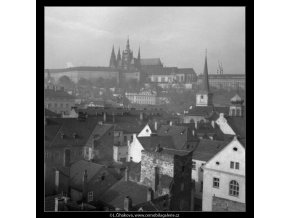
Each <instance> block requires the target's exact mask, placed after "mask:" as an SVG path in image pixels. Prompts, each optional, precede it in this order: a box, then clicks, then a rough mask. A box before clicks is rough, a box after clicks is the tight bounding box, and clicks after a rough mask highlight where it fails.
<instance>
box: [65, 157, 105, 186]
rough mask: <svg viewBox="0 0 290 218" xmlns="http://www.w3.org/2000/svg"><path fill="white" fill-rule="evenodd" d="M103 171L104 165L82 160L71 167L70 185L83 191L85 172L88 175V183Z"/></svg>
mask: <svg viewBox="0 0 290 218" xmlns="http://www.w3.org/2000/svg"><path fill="white" fill-rule="evenodd" d="M102 169H105V166H104V165H100V164H96V163H93V162H90V161H86V160H80V161H77V162H75V163H73V164H72V165H71V167H70V182H71V183H70V185H71V186H72V187H73V188H77V189H78V190H82V180H83V175H84V172H85V170H87V174H88V182H90V180H91V179H92V178H93V177H95V176H96V175H97V174H98V173H99V172H100V171H101V170H102Z"/></svg>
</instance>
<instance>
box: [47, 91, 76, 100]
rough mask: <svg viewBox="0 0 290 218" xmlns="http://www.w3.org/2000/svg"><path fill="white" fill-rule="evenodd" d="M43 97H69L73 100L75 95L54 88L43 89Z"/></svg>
mask: <svg viewBox="0 0 290 218" xmlns="http://www.w3.org/2000/svg"><path fill="white" fill-rule="evenodd" d="M44 98H45V99H46V98H53V99H54V98H57V99H70V100H73V99H75V97H74V96H73V95H70V94H68V93H67V92H65V91H64V90H55V89H44Z"/></svg>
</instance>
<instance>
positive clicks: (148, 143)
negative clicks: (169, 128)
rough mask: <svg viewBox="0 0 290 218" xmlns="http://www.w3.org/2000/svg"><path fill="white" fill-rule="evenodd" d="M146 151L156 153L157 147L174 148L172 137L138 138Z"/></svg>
mask: <svg viewBox="0 0 290 218" xmlns="http://www.w3.org/2000/svg"><path fill="white" fill-rule="evenodd" d="M137 138H138V140H139V142H140V143H141V145H142V146H143V148H144V149H145V150H146V151H154V150H155V149H156V147H157V145H160V147H161V148H174V142H173V139H172V137H171V136H157V135H156V136H150V137H137Z"/></svg>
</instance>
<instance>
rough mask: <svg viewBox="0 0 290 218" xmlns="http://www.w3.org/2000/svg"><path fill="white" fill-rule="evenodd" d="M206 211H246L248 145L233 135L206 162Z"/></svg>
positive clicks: (204, 193)
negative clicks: (246, 153) (246, 159)
mask: <svg viewBox="0 0 290 218" xmlns="http://www.w3.org/2000/svg"><path fill="white" fill-rule="evenodd" d="M202 210H203V211H245V147H244V146H243V145H242V144H241V143H240V142H239V141H238V140H237V139H236V138H234V139H233V140H232V141H231V142H230V143H229V144H228V145H227V146H226V147H224V148H223V149H222V150H221V151H220V152H219V153H217V154H216V155H215V156H214V157H213V158H212V159H211V160H209V161H208V162H207V163H206V164H205V165H204V174H203V199H202Z"/></svg>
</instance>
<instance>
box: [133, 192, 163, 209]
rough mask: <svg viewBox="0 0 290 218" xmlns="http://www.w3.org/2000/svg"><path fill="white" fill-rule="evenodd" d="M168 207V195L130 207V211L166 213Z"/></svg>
mask: <svg viewBox="0 0 290 218" xmlns="http://www.w3.org/2000/svg"><path fill="white" fill-rule="evenodd" d="M168 207H169V195H163V196H160V197H157V198H155V199H153V200H152V201H147V202H144V203H141V204H137V205H135V206H134V207H132V211H138V210H139V209H140V208H142V211H167V210H168V209H167V208H168Z"/></svg>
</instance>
